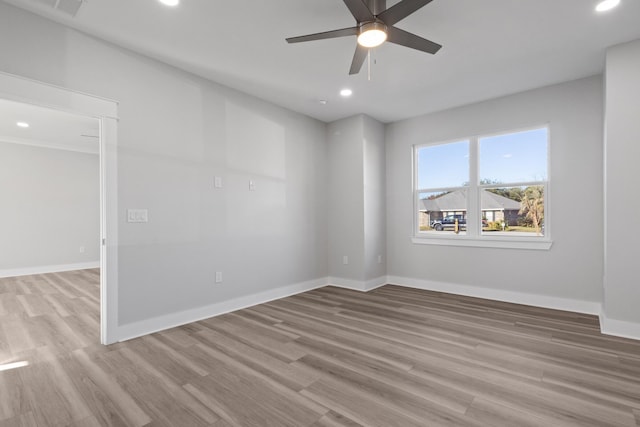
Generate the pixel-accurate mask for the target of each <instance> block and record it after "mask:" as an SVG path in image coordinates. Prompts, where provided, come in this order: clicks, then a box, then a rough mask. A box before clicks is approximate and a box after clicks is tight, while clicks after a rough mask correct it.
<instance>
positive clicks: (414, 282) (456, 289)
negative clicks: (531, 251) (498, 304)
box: [388, 276, 602, 315]
mask: <svg viewBox="0 0 640 427" xmlns="http://www.w3.org/2000/svg"><path fill="white" fill-rule="evenodd" d="M388 282H389V283H390V284H394V285H399V286H405V287H407V288H415V289H424V290H427V291H436V292H445V293H449V294H455V295H465V296H469V297H476V298H485V299H491V300H494V301H503V302H511V303H515V304H523V305H531V306H534V307H543V308H552V309H556V310H565V311H572V312H574V313H585V314H594V315H598V314H600V312H601V308H602V305H601V304H600V303H599V302H595V301H583V300H575V299H569V298H560V297H552V296H548V295H538V294H530V293H526V292H517V291H507V290H503V289H493V288H484V287H479V286H470V285H459V284H454V283H446V282H436V281H432V280H422V279H412V278H409V277H399V276H388Z"/></svg>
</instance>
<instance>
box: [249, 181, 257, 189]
mask: <svg viewBox="0 0 640 427" xmlns="http://www.w3.org/2000/svg"><path fill="white" fill-rule="evenodd" d="M249 191H256V182H255V181H254V180H252V179H250V180H249Z"/></svg>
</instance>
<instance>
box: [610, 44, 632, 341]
mask: <svg viewBox="0 0 640 427" xmlns="http://www.w3.org/2000/svg"><path fill="white" fill-rule="evenodd" d="M605 76H606V78H605V84H606V98H605V99H606V103H605V109H606V133H605V150H604V155H605V161H606V164H605V197H606V205H605V281H604V303H605V305H604V315H605V316H604V323H605V324H604V325H603V327H604V329H605V330H612V331H614V332H617V333H618V334H621V335H628V336H633V337H635V338H640V308H639V306H640V286H638V267H637V264H638V248H637V245H638V241H639V240H640V229H638V226H637V224H636V218H637V215H638V212H640V198H638V197H637V188H636V185H637V184H638V182H639V181H640V180H639V177H640V175H639V172H638V159H640V40H638V41H635V42H632V43H628V44H624V45H619V46H616V47H614V48H611V49H609V51H608V52H607V66H606V74H605ZM626 218H630V224H629V223H627V222H626V221H625V219H626Z"/></svg>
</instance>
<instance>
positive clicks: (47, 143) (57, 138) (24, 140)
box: [0, 99, 99, 154]
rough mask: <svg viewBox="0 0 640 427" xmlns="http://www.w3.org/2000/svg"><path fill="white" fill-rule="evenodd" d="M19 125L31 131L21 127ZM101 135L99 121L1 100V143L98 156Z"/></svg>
mask: <svg viewBox="0 0 640 427" xmlns="http://www.w3.org/2000/svg"><path fill="white" fill-rule="evenodd" d="M17 122H26V123H28V124H29V127H28V128H21V127H18V126H17V125H16V123H17ZM98 132H99V124H98V120H97V119H94V118H90V117H83V116H78V115H76V114H70V113H66V112H63V111H57V110H52V109H49V108H43V107H38V106H34V105H29V104H23V103H20V102H13V101H7V100H3V99H0V141H2V142H10V143H16V144H26V145H34V146H39V147H48V148H57V149H62V150H70V151H79V152H83V153H93V154H97V153H98V148H99V142H98V138H97V136H98ZM83 135H84V136H83Z"/></svg>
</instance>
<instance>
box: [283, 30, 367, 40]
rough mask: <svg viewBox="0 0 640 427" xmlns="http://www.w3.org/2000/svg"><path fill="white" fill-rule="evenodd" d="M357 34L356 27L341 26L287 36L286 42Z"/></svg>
mask: <svg viewBox="0 0 640 427" xmlns="http://www.w3.org/2000/svg"><path fill="white" fill-rule="evenodd" d="M355 35H358V27H350V28H343V29H341V30H333V31H325V32H324V33H315V34H307V35H306V36H298V37H289V38H288V39H286V40H287V42H289V43H300V42H310V41H312V40H324V39H334V38H337V37H346V36H355Z"/></svg>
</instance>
